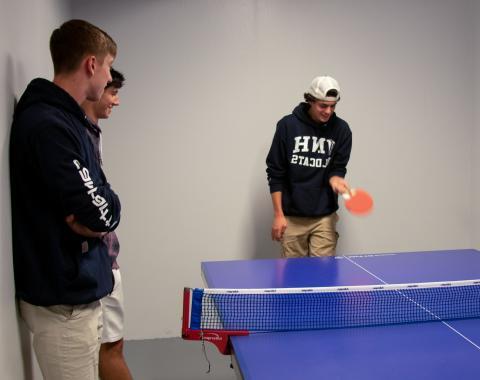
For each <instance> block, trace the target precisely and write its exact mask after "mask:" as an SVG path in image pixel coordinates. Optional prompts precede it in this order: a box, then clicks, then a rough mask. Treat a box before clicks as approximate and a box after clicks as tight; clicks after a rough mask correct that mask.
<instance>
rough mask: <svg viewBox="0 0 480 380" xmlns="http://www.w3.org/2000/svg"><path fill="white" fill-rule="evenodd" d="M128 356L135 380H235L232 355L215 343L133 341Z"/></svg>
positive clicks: (173, 340)
mask: <svg viewBox="0 0 480 380" xmlns="http://www.w3.org/2000/svg"><path fill="white" fill-rule="evenodd" d="M124 352H125V358H126V360H127V363H128V366H129V367H130V370H131V371H132V374H133V378H134V379H135V380H235V379H236V375H235V371H234V370H233V369H232V368H230V364H231V359H230V356H225V355H221V354H220V353H219V352H218V350H217V348H216V347H215V346H214V345H213V344H211V343H208V342H207V343H205V352H206V354H207V357H208V360H209V361H210V364H211V367H210V373H206V372H207V370H208V362H207V360H206V359H205V355H204V353H203V349H202V343H201V342H197V341H184V340H182V339H181V338H168V339H152V340H129V341H126V342H125V348H124Z"/></svg>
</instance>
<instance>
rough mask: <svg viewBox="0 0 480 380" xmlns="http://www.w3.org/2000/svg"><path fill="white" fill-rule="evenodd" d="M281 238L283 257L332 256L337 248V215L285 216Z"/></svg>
mask: <svg viewBox="0 0 480 380" xmlns="http://www.w3.org/2000/svg"><path fill="white" fill-rule="evenodd" d="M286 219H287V229H286V230H285V233H284V234H283V238H282V241H281V243H282V250H283V252H282V253H283V256H284V257H306V256H333V255H335V250H336V248H337V241H338V233H337V228H336V227H337V222H338V215H337V213H336V212H334V213H333V214H330V215H327V216H323V217H320V218H307V217H297V216H287V217H286Z"/></svg>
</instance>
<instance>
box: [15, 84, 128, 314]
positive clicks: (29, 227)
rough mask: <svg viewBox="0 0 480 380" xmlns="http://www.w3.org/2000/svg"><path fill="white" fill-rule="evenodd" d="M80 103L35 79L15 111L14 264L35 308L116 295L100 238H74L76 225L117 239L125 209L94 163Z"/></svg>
mask: <svg viewBox="0 0 480 380" xmlns="http://www.w3.org/2000/svg"><path fill="white" fill-rule="evenodd" d="M88 126H89V124H88V120H87V119H86V116H85V114H84V112H83V110H82V109H81V107H80V106H79V105H78V103H77V102H76V101H75V100H74V99H73V98H72V97H71V96H70V95H69V94H68V93H67V92H65V91H64V90H63V89H61V88H60V87H58V86H56V85H55V84H54V83H52V82H50V81H47V80H45V79H40V78H38V79H34V80H33V81H32V82H31V83H30V84H29V85H28V87H27V89H26V90H25V93H24V94H23V95H22V97H21V98H20V101H19V103H18V105H17V107H16V109H15V113H14V117H13V124H12V131H11V137H10V181H11V197H12V232H13V264H14V273H15V288H16V294H17V296H18V297H19V298H21V299H23V300H25V301H27V302H29V303H32V304H34V305H41V306H49V305H57V304H70V305H75V304H85V303H90V302H92V301H95V300H98V299H100V298H102V297H104V296H105V295H107V294H108V293H110V292H111V291H112V287H113V281H112V269H111V268H112V263H111V260H110V258H109V256H108V253H107V247H106V246H105V244H103V243H102V241H101V239H98V238H85V237H83V236H80V235H77V234H75V233H74V232H73V231H72V230H71V229H70V227H69V226H68V225H67V224H66V222H65V217H66V216H68V215H70V214H74V215H75V217H76V219H77V220H78V221H79V222H80V223H81V224H83V225H85V226H86V227H88V228H90V229H91V230H93V231H98V232H100V231H102V232H103V231H112V230H114V229H115V228H116V227H117V225H118V223H119V221H120V201H119V198H118V196H117V195H116V194H115V193H114V192H113V190H112V189H111V188H110V185H109V184H108V182H107V180H106V178H105V175H104V173H103V171H102V169H101V167H100V164H99V163H98V160H97V158H96V156H95V151H94V147H93V144H92V142H91V141H90V139H89V137H88V135H87V130H86V127H88Z"/></svg>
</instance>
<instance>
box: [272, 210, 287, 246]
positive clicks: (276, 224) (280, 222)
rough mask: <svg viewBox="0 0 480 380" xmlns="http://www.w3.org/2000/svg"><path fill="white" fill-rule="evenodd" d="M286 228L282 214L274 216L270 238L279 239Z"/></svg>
mask: <svg viewBox="0 0 480 380" xmlns="http://www.w3.org/2000/svg"><path fill="white" fill-rule="evenodd" d="M286 229H287V219H285V217H284V216H276V217H275V218H274V219H273V224H272V240H277V241H280V240H282V238H283V234H284V232H285V230H286Z"/></svg>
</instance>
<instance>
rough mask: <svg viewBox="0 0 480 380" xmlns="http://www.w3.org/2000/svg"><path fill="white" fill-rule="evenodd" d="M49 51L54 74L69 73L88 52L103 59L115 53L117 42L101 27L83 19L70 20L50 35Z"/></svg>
mask: <svg viewBox="0 0 480 380" xmlns="http://www.w3.org/2000/svg"><path fill="white" fill-rule="evenodd" d="M50 53H51V55H52V61H53V70H54V73H55V74H59V73H70V72H72V71H73V70H75V69H76V68H77V67H78V65H79V64H80V63H81V61H82V59H83V58H84V57H85V56H86V55H89V54H93V55H95V56H96V57H97V58H98V59H100V60H103V59H104V58H105V56H106V55H107V54H110V55H112V56H113V57H115V56H116V55H117V44H116V43H115V41H114V40H113V39H112V37H110V36H109V35H108V34H107V33H106V32H104V31H103V30H102V29H100V28H98V27H96V26H95V25H92V24H90V23H89V22H87V21H84V20H70V21H67V22H65V23H63V24H62V25H61V26H60V28H57V29H55V30H54V31H53V32H52V35H51V36H50Z"/></svg>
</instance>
